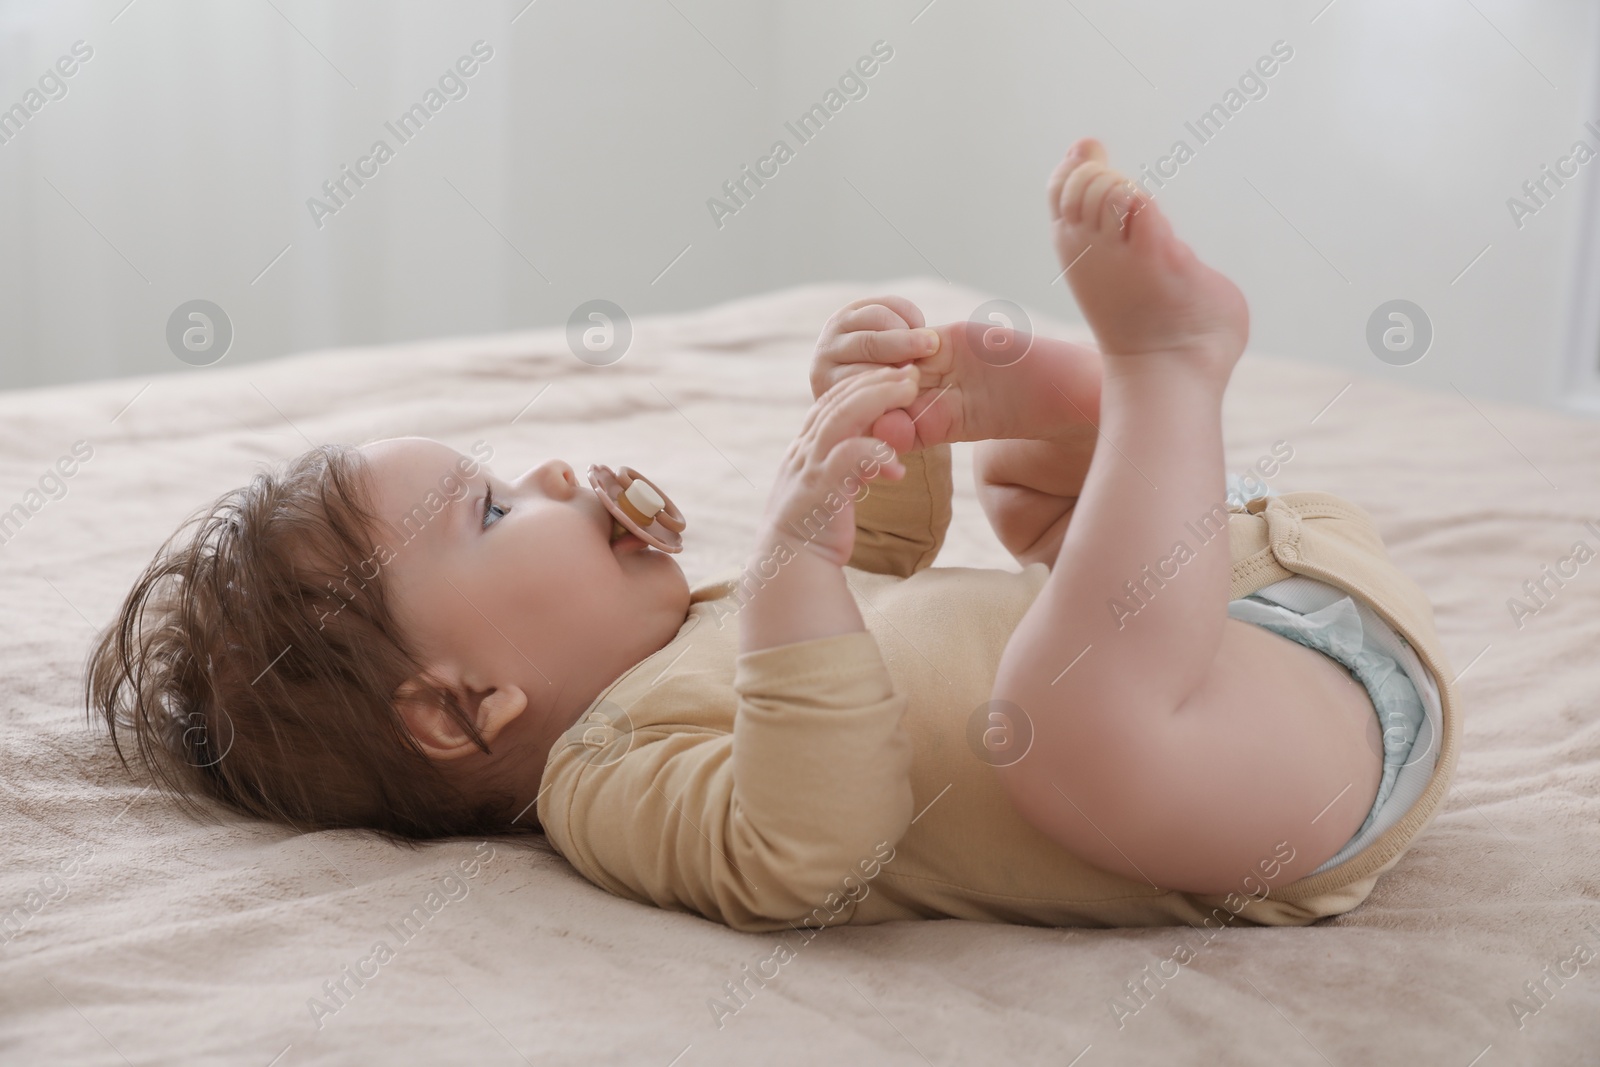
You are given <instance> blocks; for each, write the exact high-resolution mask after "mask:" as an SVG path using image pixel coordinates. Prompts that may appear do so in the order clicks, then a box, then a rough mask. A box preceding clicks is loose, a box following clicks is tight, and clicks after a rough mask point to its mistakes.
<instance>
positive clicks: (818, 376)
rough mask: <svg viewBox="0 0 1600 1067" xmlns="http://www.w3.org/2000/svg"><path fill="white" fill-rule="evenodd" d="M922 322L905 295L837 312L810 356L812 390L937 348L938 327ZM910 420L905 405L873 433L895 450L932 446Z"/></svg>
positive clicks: (817, 391)
mask: <svg viewBox="0 0 1600 1067" xmlns="http://www.w3.org/2000/svg"><path fill="white" fill-rule="evenodd" d="M923 323H924V320H923V317H922V311H921V310H920V309H919V308H918V307H917V305H915V304H913V303H912V302H911V301H909V300H907V299H906V298H905V297H903V296H876V297H868V298H866V299H864V300H857V301H854V302H852V303H849V304H846V305H845V306H844V307H842V308H840V309H839V310H838V311H836V312H834V314H833V317H832V318H830V319H829V320H828V322H827V325H825V326H823V328H822V335H821V336H820V337H818V338H817V350H816V354H815V355H814V356H813V357H812V360H811V395H812V396H813V397H820V396H822V394H824V393H826V392H827V391H828V390H829V389H831V388H833V387H834V386H835V385H838V384H839V383H840V382H842V381H844V380H845V379H847V378H849V377H851V376H853V375H856V374H860V373H862V372H863V371H870V370H872V369H873V368H874V367H881V366H884V365H886V364H887V365H892V366H897V367H899V366H905V365H906V364H908V363H911V362H913V361H915V360H918V359H922V358H925V357H927V356H930V355H932V354H933V353H935V352H937V351H938V350H939V344H940V341H939V334H938V331H936V330H932V329H929V328H927V327H926V326H924V324H923ZM919 384H920V380H919ZM918 395H919V396H920V395H921V393H920V392H919V394H918ZM911 420H912V416H911V415H910V414H908V413H907V412H906V411H905V410H904V409H903V408H900V409H896V410H894V411H890V412H887V413H885V414H884V415H883V416H882V417H881V418H879V419H878V420H877V421H876V422H875V423H874V424H873V426H872V428H871V430H870V433H871V435H872V436H873V437H876V438H878V439H879V440H880V441H884V442H887V443H888V445H889V446H890V447H891V448H893V449H894V450H895V451H896V452H915V451H917V450H919V449H921V448H925V447H927V445H926V444H923V443H920V442H918V440H917V438H916V428H915V426H914V425H913V424H912V421H911Z"/></svg>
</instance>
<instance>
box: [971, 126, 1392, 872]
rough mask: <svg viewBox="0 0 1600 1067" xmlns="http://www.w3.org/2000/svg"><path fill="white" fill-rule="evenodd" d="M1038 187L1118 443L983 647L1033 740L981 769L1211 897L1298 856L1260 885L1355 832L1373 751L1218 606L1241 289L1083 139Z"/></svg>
mask: <svg viewBox="0 0 1600 1067" xmlns="http://www.w3.org/2000/svg"><path fill="white" fill-rule="evenodd" d="M1052 192H1053V194H1055V195H1057V197H1058V199H1057V200H1056V203H1057V204H1058V205H1059V208H1060V210H1059V217H1058V218H1057V220H1056V237H1057V243H1058V252H1059V253H1060V255H1061V258H1062V262H1063V263H1070V264H1074V265H1073V266H1071V268H1070V269H1069V271H1068V278H1069V281H1070V282H1071V284H1072V287H1073V292H1074V294H1075V295H1076V296H1077V299H1078V302H1079V305H1080V306H1081V308H1082V310H1083V312H1084V315H1085V317H1086V318H1087V319H1088V321H1089V324H1090V326H1091V327H1092V328H1093V329H1094V331H1095V334H1096V337H1097V338H1098V339H1099V341H1100V348H1101V351H1102V353H1103V354H1104V360H1105V381H1104V386H1103V392H1102V396H1101V403H1100V428H1101V430H1102V431H1103V432H1104V434H1105V436H1106V438H1107V440H1109V441H1111V442H1113V443H1114V444H1115V445H1116V447H1115V448H1108V447H1100V448H1097V449H1096V450H1095V452H1094V457H1093V460H1092V462H1091V463H1090V467H1089V472H1088V476H1087V478H1086V480H1085V482H1084V485H1083V490H1082V493H1081V494H1080V495H1079V500H1078V504H1077V508H1076V511H1075V512H1074V516H1073V519H1072V522H1071V524H1070V526H1069V527H1068V528H1067V530H1066V535H1065V538H1064V541H1063V543H1062V546H1061V550H1060V554H1059V556H1058V557H1057V559H1056V562H1055V566H1054V567H1053V568H1052V571H1051V574H1050V577H1049V578H1048V579H1047V580H1046V583H1045V586H1044V588H1043V590H1042V591H1041V592H1040V595H1039V597H1038V599H1037V600H1036V601H1035V603H1034V604H1033V605H1032V607H1031V608H1030V610H1029V611H1028V613H1027V615H1026V616H1025V617H1024V619H1023V620H1022V623H1021V624H1020V625H1019V626H1018V627H1017V630H1016V631H1015V633H1014V634H1013V635H1012V638H1011V640H1010V643H1009V644H1008V646H1007V648H1006V652H1005V654H1004V656H1003V657H1002V660H1001V663H1000V668H999V673H998V676H997V678H996V682H995V687H994V697H995V698H996V699H1003V700H1008V701H1012V702H1014V703H1016V704H1017V705H1019V706H1020V707H1021V708H1022V709H1023V711H1024V712H1026V713H1027V715H1028V717H1029V718H1030V719H1031V721H1032V724H1033V729H1034V741H1033V746H1032V749H1031V750H1030V751H1029V753H1028V755H1027V756H1026V757H1025V758H1023V759H1022V760H1021V761H1019V762H1018V763H1016V764H1014V765H1012V766H1010V767H1005V768H1000V769H999V773H1000V775H1001V778H1002V781H1003V782H1004V784H1005V786H1006V788H1007V789H1008V791H1009V792H1010V794H1011V796H1012V799H1013V801H1014V802H1015V803H1016V805H1017V808H1018V810H1019V812H1021V813H1022V814H1023V816H1024V817H1026V818H1027V819H1029V821H1030V822H1032V823H1033V824H1034V825H1035V826H1037V827H1038V828H1039V829H1040V830H1041V831H1042V832H1044V833H1045V834H1047V835H1048V836H1050V837H1051V838H1052V839H1054V840H1055V841H1057V842H1058V843H1060V844H1061V845H1062V846H1063V847H1065V848H1067V849H1069V850H1070V851H1072V852H1074V853H1075V854H1077V855H1079V856H1081V857H1083V858H1084V859H1086V860H1088V861H1089V862H1091V863H1094V864H1096V865H1098V866H1101V867H1104V868H1106V869H1108V870H1113V871H1116V872H1118V873H1121V874H1124V875H1125V876H1127V877H1129V878H1134V879H1140V880H1146V881H1150V882H1152V883H1153V884H1155V885H1158V886H1160V887H1161V888H1164V889H1178V890H1185V891H1190V892H1200V893H1221V892H1227V891H1230V890H1236V889H1240V887H1241V882H1242V880H1243V879H1244V878H1245V877H1246V876H1249V875H1255V877H1256V879H1257V880H1259V878H1260V877H1261V875H1260V870H1261V868H1260V866H1259V865H1260V864H1261V863H1262V862H1264V861H1271V860H1272V859H1273V858H1274V856H1275V855H1276V856H1278V857H1280V858H1281V856H1283V855H1287V854H1288V849H1283V850H1282V851H1279V849H1278V846H1279V843H1281V842H1282V843H1287V845H1288V846H1289V848H1290V849H1293V854H1294V859H1293V860H1292V861H1290V862H1288V863H1286V864H1284V865H1283V868H1282V869H1281V870H1280V871H1279V872H1278V877H1277V878H1276V879H1274V881H1273V884H1275V885H1280V886H1281V885H1285V884H1287V883H1288V882H1290V881H1293V880H1294V879H1295V878H1298V877H1300V876H1301V875H1303V874H1305V873H1306V872H1308V871H1310V870H1312V869H1314V868H1315V867H1316V866H1318V865H1320V864H1321V863H1322V862H1323V861H1324V860H1326V859H1327V858H1328V857H1329V856H1331V855H1333V853H1334V852H1336V851H1337V850H1338V849H1339V848H1340V847H1341V846H1342V845H1343V844H1344V842H1345V841H1346V840H1348V838H1349V837H1350V836H1351V835H1352V834H1354V832H1355V830H1356V829H1357V828H1358V827H1359V826H1360V824H1361V822H1362V820H1363V819H1364V818H1365V816H1366V812H1367V810H1368V809H1369V808H1370V806H1371V804H1372V801H1373V799H1374V797H1375V796H1376V793H1377V785H1378V779H1379V775H1380V774H1381V770H1382V764H1381V755H1380V753H1381V746H1380V745H1378V744H1377V742H1376V741H1375V740H1374V737H1375V735H1376V734H1377V716H1376V715H1375V713H1374V711H1373V708H1372V704H1371V702H1370V699H1369V698H1368V697H1367V694H1366V691H1365V690H1364V689H1363V688H1361V687H1360V686H1359V685H1358V684H1356V683H1355V682H1354V681H1353V679H1351V677H1350V675H1349V673H1348V672H1347V671H1346V670H1344V668H1342V667H1340V666H1339V665H1338V664H1337V663H1335V662H1334V661H1333V660H1331V659H1329V658H1327V657H1325V656H1323V655H1321V654H1320V653H1317V652H1314V651H1312V650H1310V649H1308V648H1305V647H1303V646H1301V645H1299V644H1296V643H1295V642H1292V641H1289V640H1287V639H1286V638H1282V637H1279V636H1277V635H1275V634H1271V633H1268V632H1267V631H1265V630H1263V629H1260V628H1259V627H1254V626H1251V625H1249V624H1247V623H1241V622H1237V621H1234V620H1230V619H1229V618H1228V617H1227V602H1228V597H1229V580H1230V570H1231V560H1230V554H1229V548H1228V518H1227V510H1226V507H1225V505H1224V504H1223V499H1224V495H1225V489H1224V480H1223V451H1222V428H1221V404H1222V395H1223V391H1224V389H1225V388H1226V385H1227V381H1228V377H1229V375H1230V373H1231V371H1232V368H1233V365H1234V363H1235V361H1236V360H1237V359H1238V357H1239V355H1240V353H1241V352H1242V351H1243V347H1244V342H1245V338H1246V334H1247V312H1246V309H1245V305H1244V299H1243V297H1242V296H1241V295H1240V293H1239V291H1238V289H1237V288H1236V287H1234V286H1233V284H1232V283H1231V282H1229V281H1228V280H1227V279H1226V278H1224V277H1222V276H1221V275H1220V274H1218V273H1216V272H1215V271H1213V270H1211V269H1210V268H1208V267H1206V266H1205V265H1203V264H1201V263H1200V262H1199V261H1198V260H1197V259H1196V258H1195V256H1194V254H1193V253H1192V252H1191V251H1190V250H1189V248H1188V246H1186V245H1184V244H1183V243H1182V242H1180V241H1178V240H1177V239H1176V238H1174V237H1173V235H1172V231H1171V227H1170V226H1169V225H1168V223H1167V221H1166V220H1165V218H1163V217H1162V215H1161V214H1160V212H1159V211H1158V209H1157V208H1156V207H1155V206H1154V204H1152V203H1149V202H1148V201H1145V200H1143V199H1142V198H1138V197H1136V195H1135V194H1133V193H1132V192H1131V190H1130V188H1129V184H1128V183H1127V182H1126V179H1124V178H1122V177H1121V176H1120V175H1117V174H1115V173H1114V172H1112V171H1110V170H1109V169H1107V168H1105V167H1104V165H1103V152H1101V151H1100V149H1099V146H1098V145H1097V144H1095V143H1094V142H1079V144H1078V145H1075V146H1074V148H1073V151H1072V152H1071V153H1069V154H1068V157H1067V159H1066V160H1064V161H1063V164H1062V167H1061V168H1059V169H1058V171H1057V176H1056V179H1055V180H1054V181H1053V182H1052ZM1129 208H1133V209H1134V210H1133V212H1132V213H1131V214H1126V212H1127V210H1128V209H1129ZM1252 884H1255V883H1252Z"/></svg>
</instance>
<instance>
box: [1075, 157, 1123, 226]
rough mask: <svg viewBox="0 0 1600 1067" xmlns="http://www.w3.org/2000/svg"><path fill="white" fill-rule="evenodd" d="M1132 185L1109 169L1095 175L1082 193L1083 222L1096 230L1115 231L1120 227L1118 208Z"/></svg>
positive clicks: (1116, 172)
mask: <svg viewBox="0 0 1600 1067" xmlns="http://www.w3.org/2000/svg"><path fill="white" fill-rule="evenodd" d="M1131 188H1132V183H1131V182H1129V181H1128V179H1127V178H1125V177H1123V175H1122V174H1121V173H1120V172H1118V171H1114V170H1111V169H1109V168H1107V169H1105V170H1102V171H1101V172H1100V173H1099V174H1097V175H1095V178H1094V180H1093V181H1091V182H1090V183H1089V185H1088V187H1087V188H1086V189H1084V191H1083V208H1082V210H1083V222H1084V225H1086V226H1092V227H1094V228H1095V229H1097V230H1107V229H1110V230H1115V229H1117V228H1118V227H1119V226H1120V225H1121V213H1120V212H1119V210H1118V206H1119V204H1120V203H1122V202H1123V201H1124V200H1125V199H1126V197H1127V195H1128V192H1129V190H1130V189H1131Z"/></svg>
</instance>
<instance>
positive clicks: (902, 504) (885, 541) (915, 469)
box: [850, 445, 953, 578]
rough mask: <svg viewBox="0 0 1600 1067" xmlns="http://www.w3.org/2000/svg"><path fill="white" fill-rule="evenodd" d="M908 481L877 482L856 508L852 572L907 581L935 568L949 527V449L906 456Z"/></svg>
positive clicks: (942, 447) (936, 448)
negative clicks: (868, 573)
mask: <svg viewBox="0 0 1600 1067" xmlns="http://www.w3.org/2000/svg"><path fill="white" fill-rule="evenodd" d="M900 461H901V462H902V463H904V464H905V467H906V476H905V477H904V478H902V479H900V480H899V481H898V482H891V481H886V480H885V481H878V482H874V483H872V484H871V486H870V487H869V489H868V492H867V495H866V496H865V497H863V498H862V499H861V500H859V501H857V502H856V506H855V511H856V546H855V552H854V554H853V555H851V557H850V566H852V567H856V568H858V569H860V570H864V571H875V572H877V573H878V574H893V575H898V576H899V577H901V578H908V577H910V576H911V575H913V574H915V573H916V572H917V571H919V570H921V569H922V568H924V567H926V566H928V565H929V564H931V563H932V562H933V560H934V557H935V556H937V555H938V554H939V549H940V547H941V546H943V544H944V536H945V531H946V530H948V529H949V526H950V500H951V495H952V491H953V490H952V484H951V478H950V446H949V445H935V446H934V447H932V448H927V449H924V450H922V451H921V452H912V453H909V454H907V455H904V456H901V457H900Z"/></svg>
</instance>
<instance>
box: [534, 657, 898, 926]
mask: <svg viewBox="0 0 1600 1067" xmlns="http://www.w3.org/2000/svg"><path fill="white" fill-rule="evenodd" d="M677 680H678V679H673V680H669V681H668V682H664V683H662V686H661V688H660V689H658V690H657V691H656V693H655V697H656V699H671V700H680V699H690V700H692V699H694V698H695V695H696V693H698V692H702V691H701V690H698V689H697V688H696V686H695V682H694V675H693V673H692V672H691V673H688V674H685V675H684V676H682V679H681V687H680V688H679V689H678V690H677V691H676V692H673V691H672V683H673V681H677ZM733 689H734V692H735V693H736V695H737V702H738V703H737V710H736V713H735V717H734V728H733V733H732V734H731V735H728V734H725V733H713V732H707V731H702V730H696V729H685V728H683V727H642V728H640V729H639V730H637V731H636V732H635V733H634V735H633V737H632V738H631V746H630V747H629V748H628V749H627V752H626V755H624V756H622V757H621V758H620V759H619V760H617V761H616V762H614V763H611V764H610V765H609V766H602V765H601V764H602V763H604V762H605V760H604V758H603V757H602V758H599V759H594V758H589V759H587V760H586V759H585V758H584V757H583V756H581V755H577V756H567V755H563V756H562V757H561V758H559V759H556V760H552V763H551V765H550V767H549V769H548V772H547V774H548V775H549V778H548V785H549V786H550V788H551V791H552V792H551V796H552V799H551V803H550V810H549V812H548V815H547V816H546V814H545V813H541V819H542V821H545V826H546V830H547V832H548V833H549V834H550V835H551V839H552V841H553V843H555V844H556V846H557V847H558V848H559V849H560V851H561V852H562V854H563V855H565V856H567V858H568V859H569V860H570V861H572V863H573V864H574V866H576V867H577V868H578V869H579V870H580V871H581V872H582V873H583V874H584V875H585V876H586V877H588V878H589V879H590V880H591V881H594V882H596V883H598V884H600V885H602V886H604V887H605V888H607V889H609V890H610V891H611V892H613V893H616V894H617V895H619V896H623V897H628V898H630V899H634V900H639V901H641V902H644V903H650V904H655V905H657V906H659V907H664V908H670V909H676V910H690V911H694V912H698V913H699V914H702V915H706V916H708V917H711V918H714V919H718V920H720V921H722V922H724V923H726V924H727V925H729V926H731V927H733V928H735V929H739V930H775V929H783V928H785V927H787V926H788V925H789V924H790V923H791V922H800V921H803V920H804V919H805V917H807V916H811V915H813V914H816V913H817V910H818V909H819V908H820V909H822V911H821V913H820V915H821V916H822V917H823V918H827V917H829V916H830V915H839V914H841V913H842V912H843V910H844V908H845V907H848V902H841V898H843V897H845V896H848V895H849V887H850V886H852V885H856V886H859V884H860V880H861V879H862V878H863V875H864V874H865V876H866V877H871V873H875V870H876V859H875V857H878V856H881V851H880V850H882V849H885V848H889V849H892V847H893V845H894V844H895V843H896V842H897V841H899V840H900V838H901V836H902V835H904V833H905V831H906V829H907V828H908V827H909V825H910V822H911V816H912V810H911V808H912V790H911V754H912V745H911V738H910V736H909V735H908V734H907V733H906V732H905V730H904V728H903V727H902V725H901V716H902V714H903V713H904V711H905V697H904V696H903V695H901V694H899V693H897V692H896V691H895V688H894V684H893V681H892V680H891V678H890V676H889V672H888V669H887V667H886V666H885V665H884V662H883V658H882V654H881V652H880V651H879V649H878V645H877V643H876V641H875V640H874V639H873V637H872V636H871V635H870V634H868V633H865V632H855V633H848V634H838V635H834V636H831V637H825V638H819V639H816V640H812V641H803V642H798V643H795V644H791V645H783V646H779V647H777V648H769V649H762V650H759V651H756V652H751V653H745V654H742V655H740V656H739V657H738V659H737V661H736V666H735V669H734V684H733ZM601 751H602V752H604V751H606V750H601ZM574 776H576V777H574ZM869 865H871V872H870V873H868V869H869ZM851 876H853V879H852V877H851ZM846 917H847V916H846ZM840 921H843V920H842V919H841V920H840Z"/></svg>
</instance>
